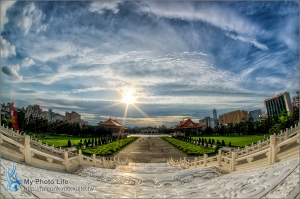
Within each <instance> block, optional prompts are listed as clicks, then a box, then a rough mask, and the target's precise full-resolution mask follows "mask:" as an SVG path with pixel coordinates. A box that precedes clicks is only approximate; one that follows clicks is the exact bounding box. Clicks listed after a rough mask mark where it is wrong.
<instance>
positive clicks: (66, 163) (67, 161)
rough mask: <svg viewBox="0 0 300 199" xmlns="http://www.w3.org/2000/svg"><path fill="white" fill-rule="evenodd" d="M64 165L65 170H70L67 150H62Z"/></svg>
mask: <svg viewBox="0 0 300 199" xmlns="http://www.w3.org/2000/svg"><path fill="white" fill-rule="evenodd" d="M64 159H65V161H64V165H65V168H66V171H69V170H70V161H69V154H68V152H64Z"/></svg>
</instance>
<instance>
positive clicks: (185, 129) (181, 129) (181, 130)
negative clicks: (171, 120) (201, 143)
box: [171, 117, 204, 136]
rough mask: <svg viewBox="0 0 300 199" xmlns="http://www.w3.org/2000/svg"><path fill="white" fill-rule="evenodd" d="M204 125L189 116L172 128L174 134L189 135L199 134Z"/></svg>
mask: <svg viewBox="0 0 300 199" xmlns="http://www.w3.org/2000/svg"><path fill="white" fill-rule="evenodd" d="M203 127H204V126H200V125H199V123H195V122H193V121H192V120H191V119H190V118H189V117H188V118H187V119H184V120H182V121H180V123H179V124H177V125H176V126H174V127H173V128H171V130H172V131H173V132H174V135H181V136H185V135H187V136H189V135H191V134H198V132H199V130H200V129H201V128H203Z"/></svg>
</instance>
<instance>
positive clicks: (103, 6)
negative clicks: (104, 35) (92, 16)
mask: <svg viewBox="0 0 300 199" xmlns="http://www.w3.org/2000/svg"><path fill="white" fill-rule="evenodd" d="M118 3H119V1H111V2H108V1H106V2H105V1H104V2H103V1H102V2H96V1H95V2H92V3H91V5H90V8H89V10H90V11H91V12H98V13H99V14H103V12H104V11H105V10H111V11H113V13H115V14H116V13H117V12H118V11H119V9H118Z"/></svg>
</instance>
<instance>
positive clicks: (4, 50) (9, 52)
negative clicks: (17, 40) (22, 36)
mask: <svg viewBox="0 0 300 199" xmlns="http://www.w3.org/2000/svg"><path fill="white" fill-rule="evenodd" d="M15 55H16V48H15V46H13V45H11V44H10V42H8V41H6V40H5V39H3V38H2V37H1V56H2V57H10V56H15Z"/></svg>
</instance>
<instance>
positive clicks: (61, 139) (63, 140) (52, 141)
mask: <svg viewBox="0 0 300 199" xmlns="http://www.w3.org/2000/svg"><path fill="white" fill-rule="evenodd" d="M48 137H49V138H35V139H36V140H41V141H42V142H43V143H47V144H48V145H54V146H55V147H68V140H70V141H71V144H72V146H73V145H74V144H78V143H79V142H80V140H82V143H83V142H84V139H86V141H88V140H89V139H90V140H91V141H92V138H79V137H65V136H48ZM94 139H95V138H94ZM97 139H98V138H97Z"/></svg>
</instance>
